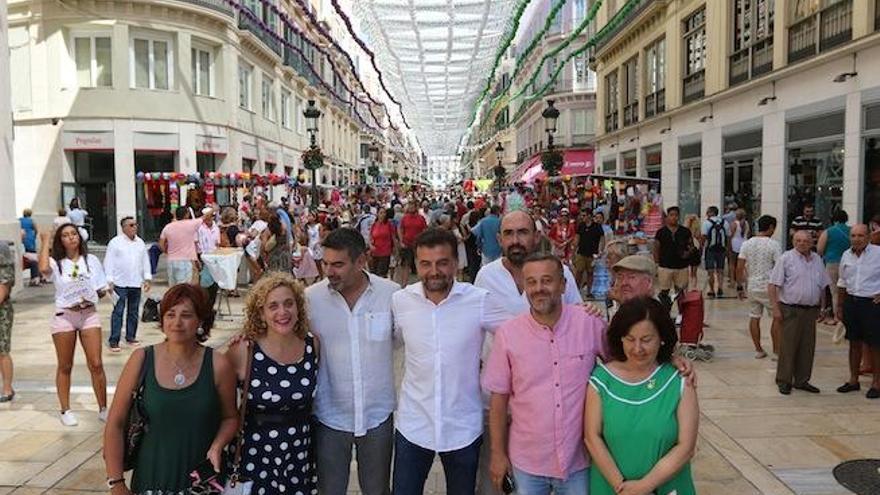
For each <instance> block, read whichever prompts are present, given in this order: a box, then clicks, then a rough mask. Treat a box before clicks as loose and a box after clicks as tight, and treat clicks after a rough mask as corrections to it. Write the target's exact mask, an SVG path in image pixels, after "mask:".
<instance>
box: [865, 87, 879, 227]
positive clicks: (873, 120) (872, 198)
mask: <svg viewBox="0 0 880 495" xmlns="http://www.w3.org/2000/svg"><path fill="white" fill-rule="evenodd" d="M864 122H865V131H864V136H863V146H864V149H865V153H864V154H865V181H864V195H865V199H864V203H863V204H864V207H863V212H862V221H863V222H868V221H869V220H871V219H872V218H874V216H875V215H880V146H878V142H880V104H878V105H872V106H868V107H867V108H865V120H864Z"/></svg>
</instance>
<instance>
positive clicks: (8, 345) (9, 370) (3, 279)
mask: <svg viewBox="0 0 880 495" xmlns="http://www.w3.org/2000/svg"><path fill="white" fill-rule="evenodd" d="M13 287H15V255H14V254H13V250H12V249H10V248H9V245H8V244H7V243H6V242H5V241H2V242H0V378H2V379H3V382H2V384H3V388H2V389H0V404H2V403H4V402H9V401H11V400H12V399H14V398H15V390H13V388H12V378H13V376H12V374H13V367H12V356H11V355H10V354H11V351H12V323H13V319H14V318H13V317H14V314H13V310H12V299H11V298H12V288H13Z"/></svg>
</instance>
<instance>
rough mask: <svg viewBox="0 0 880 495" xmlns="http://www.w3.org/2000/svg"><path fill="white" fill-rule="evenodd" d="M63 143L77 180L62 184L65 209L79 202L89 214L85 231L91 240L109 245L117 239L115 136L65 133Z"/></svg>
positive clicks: (106, 132) (102, 133) (105, 133)
mask: <svg viewBox="0 0 880 495" xmlns="http://www.w3.org/2000/svg"><path fill="white" fill-rule="evenodd" d="M62 142H63V147H64V152H65V153H66V154H67V158H68V163H70V164H71V168H72V170H71V172H72V173H71V176H72V177H73V181H72V182H63V183H62V184H61V203H62V206H63V207H64V208H65V209H67V208H69V205H70V201H71V200H72V199H73V198H79V201H80V206H81V207H82V208H83V209H84V210H86V211H87V212H88V213H89V215H88V217H87V218H86V226H85V228H86V230H87V231H88V232H89V237H90V240H91V241H93V242H97V243H101V244H106V243H107V242H108V241H109V240H110V239H111V238H113V237H114V236H115V235H116V179H115V175H116V173H115V169H114V139H113V132H112V131H105V132H68V131H65V132H64V133H63V135H62Z"/></svg>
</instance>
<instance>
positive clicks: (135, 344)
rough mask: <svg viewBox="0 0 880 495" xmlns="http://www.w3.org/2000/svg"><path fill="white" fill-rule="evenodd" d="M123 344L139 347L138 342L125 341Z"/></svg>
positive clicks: (139, 342) (139, 343)
mask: <svg viewBox="0 0 880 495" xmlns="http://www.w3.org/2000/svg"><path fill="white" fill-rule="evenodd" d="M125 343H126V344H128V345H129V346H131V347H137V346H139V345H141V341H140V340H126V341H125Z"/></svg>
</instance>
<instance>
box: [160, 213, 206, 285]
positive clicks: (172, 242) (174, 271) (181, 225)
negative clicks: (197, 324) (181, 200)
mask: <svg viewBox="0 0 880 495" xmlns="http://www.w3.org/2000/svg"><path fill="white" fill-rule="evenodd" d="M186 216H187V208H186V207H184V206H180V207H178V208H177V210H176V211H175V212H174V217H175V218H176V219H177V220H176V221H174V222H171V223H169V224H168V225H166V226H165V228H164V229H162V234H160V235H159V247H160V248H161V249H162V251H163V252H164V253H165V254H166V255H167V256H168V260H167V261H168V286H169V287H173V286H175V285H177V284H182V283H186V284H189V283H193V273H197V269H196V270H195V271H194V270H193V267H194V265H195V264H196V263H198V255H197V254H196V253H197V251H196V242H197V238H196V233H197V232H198V230H199V226H200V225H202V221H201V219H198V218H193V219H186Z"/></svg>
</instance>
